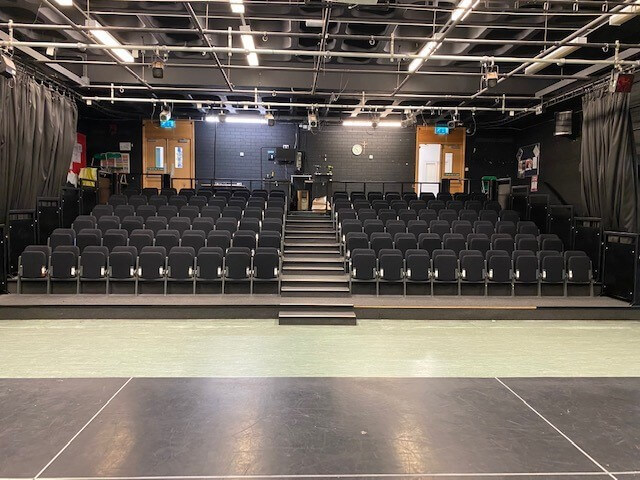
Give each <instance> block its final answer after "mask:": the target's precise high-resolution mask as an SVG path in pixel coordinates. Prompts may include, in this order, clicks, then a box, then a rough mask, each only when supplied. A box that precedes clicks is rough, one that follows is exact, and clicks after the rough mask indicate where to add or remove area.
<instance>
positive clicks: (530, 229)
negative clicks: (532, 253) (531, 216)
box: [517, 221, 540, 236]
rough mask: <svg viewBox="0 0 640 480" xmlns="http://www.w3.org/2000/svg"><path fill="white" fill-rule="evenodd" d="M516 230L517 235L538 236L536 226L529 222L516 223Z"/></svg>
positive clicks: (538, 232) (538, 231)
mask: <svg viewBox="0 0 640 480" xmlns="http://www.w3.org/2000/svg"><path fill="white" fill-rule="evenodd" d="M517 230H518V233H521V234H530V235H534V236H537V235H539V234H540V230H539V229H538V226H537V225H536V224H535V223H534V222H531V221H520V222H518V223H517Z"/></svg>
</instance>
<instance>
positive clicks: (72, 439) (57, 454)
mask: <svg viewBox="0 0 640 480" xmlns="http://www.w3.org/2000/svg"><path fill="white" fill-rule="evenodd" d="M131 380H133V377H129V379H128V380H127V381H126V382H124V383H123V384H122V386H121V387H120V388H119V389H118V390H117V391H116V393H114V394H113V395H111V397H110V398H109V400H107V401H106V402H105V404H104V405H102V407H100V410H98V411H97V412H96V413H95V415H94V416H93V417H91V418H90V419H89V421H88V422H87V423H85V424H84V426H83V427H82V428H81V429H80V430H78V433H76V434H75V435H74V436H73V437H71V440H69V441H68V442H67V443H66V445H65V446H64V447H62V449H61V450H60V451H59V452H58V453H56V455H55V456H54V457H53V458H52V459H51V460H50V461H49V463H47V464H46V465H45V466H44V467H43V468H42V470H40V471H39V472H38V474H37V475H36V476H35V477H33V478H34V479H36V478H40V475H42V473H43V472H44V471H45V470H46V469H47V468H49V465H51V464H52V463H53V462H54V461H55V460H56V458H58V457H59V456H60V455H61V454H62V452H64V451H65V450H66V449H67V447H68V446H69V445H71V442H73V441H74V440H75V439H76V438H77V437H78V435H80V434H81V433H82V432H83V431H84V429H85V428H87V427H88V426H89V424H90V423H91V422H93V420H95V418H96V417H97V416H98V415H100V413H101V412H102V411H103V410H104V409H105V408H107V405H109V404H110V403H111V400H113V399H114V398H116V396H117V395H118V394H119V393H120V392H121V391H122V389H123V388H124V387H126V386H127V385H128V384H129V382H130V381H131Z"/></svg>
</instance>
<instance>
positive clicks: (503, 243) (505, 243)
mask: <svg viewBox="0 0 640 480" xmlns="http://www.w3.org/2000/svg"><path fill="white" fill-rule="evenodd" d="M496 235H498V234H494V235H492V236H491V248H492V249H493V250H503V251H506V252H509V254H511V253H512V252H513V250H514V244H513V239H512V238H511V237H510V236H502V235H500V236H496Z"/></svg>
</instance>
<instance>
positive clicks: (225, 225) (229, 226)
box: [216, 217, 238, 233]
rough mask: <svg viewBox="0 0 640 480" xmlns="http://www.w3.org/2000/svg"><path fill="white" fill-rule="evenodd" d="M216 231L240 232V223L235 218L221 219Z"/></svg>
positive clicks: (217, 222)
mask: <svg viewBox="0 0 640 480" xmlns="http://www.w3.org/2000/svg"><path fill="white" fill-rule="evenodd" d="M216 230H226V231H227V232H230V233H234V232H235V231H236V230H238V221H237V220H236V219H235V218H233V217H221V218H219V219H218V220H217V221H216Z"/></svg>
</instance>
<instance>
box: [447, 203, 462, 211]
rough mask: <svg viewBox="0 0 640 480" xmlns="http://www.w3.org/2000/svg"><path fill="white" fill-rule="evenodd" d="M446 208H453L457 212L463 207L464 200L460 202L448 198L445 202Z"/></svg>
mask: <svg viewBox="0 0 640 480" xmlns="http://www.w3.org/2000/svg"><path fill="white" fill-rule="evenodd" d="M447 208H448V209H451V210H455V212H456V213H458V212H460V210H462V209H463V208H464V202H461V201H459V200H449V201H448V202H447Z"/></svg>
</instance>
